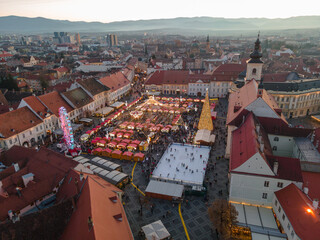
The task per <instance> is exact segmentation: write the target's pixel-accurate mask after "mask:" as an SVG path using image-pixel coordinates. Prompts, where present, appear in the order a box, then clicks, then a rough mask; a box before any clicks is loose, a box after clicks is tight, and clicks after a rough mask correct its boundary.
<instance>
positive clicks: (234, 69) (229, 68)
mask: <svg viewBox="0 0 320 240" xmlns="http://www.w3.org/2000/svg"><path fill="white" fill-rule="evenodd" d="M246 68H247V66H246V63H245V64H236V63H227V64H222V65H220V66H218V67H217V68H216V69H215V70H214V73H222V72H223V73H224V74H229V75H234V74H235V75H239V74H240V73H241V72H243V71H244V70H246Z"/></svg>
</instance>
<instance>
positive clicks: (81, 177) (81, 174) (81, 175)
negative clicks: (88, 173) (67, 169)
mask: <svg viewBox="0 0 320 240" xmlns="http://www.w3.org/2000/svg"><path fill="white" fill-rule="evenodd" d="M82 180H83V173H82V172H81V173H80V181H81V182H82Z"/></svg>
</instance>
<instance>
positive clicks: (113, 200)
mask: <svg viewBox="0 0 320 240" xmlns="http://www.w3.org/2000/svg"><path fill="white" fill-rule="evenodd" d="M77 175H79V172H73V173H72V175H68V176H67V178H66V179H65V180H66V181H65V182H64V184H63V185H64V187H65V186H66V185H67V184H69V185H70V186H71V188H72V186H75V183H74V179H71V180H70V183H69V179H70V178H72V177H73V178H77V181H78V184H79V187H81V193H80V196H79V199H78V201H77V208H76V210H75V212H74V213H73V214H72V216H71V219H70V221H69V223H68V225H67V227H66V229H65V231H64V233H63V235H62V237H61V239H62V240H63V239H68V240H69V239H79V240H81V239H84V240H89V239H106V237H107V238H108V239H112V240H117V239H119V240H123V239H128V240H130V239H133V236H132V232H131V229H130V226H129V223H128V220H127V217H126V214H125V211H124V209H123V206H122V203H121V201H120V199H119V198H118V196H117V194H116V193H115V191H118V192H121V190H119V189H117V188H116V187H114V186H112V184H110V183H108V182H106V181H105V180H103V179H101V178H100V177H99V176H96V175H91V174H84V180H83V181H80V180H79V177H78V176H77ZM67 188H68V189H70V187H67ZM61 190H62V191H64V189H63V188H62V189H61ZM73 191H74V190H73ZM88 217H91V219H92V222H93V227H92V229H91V230H89V226H88Z"/></svg>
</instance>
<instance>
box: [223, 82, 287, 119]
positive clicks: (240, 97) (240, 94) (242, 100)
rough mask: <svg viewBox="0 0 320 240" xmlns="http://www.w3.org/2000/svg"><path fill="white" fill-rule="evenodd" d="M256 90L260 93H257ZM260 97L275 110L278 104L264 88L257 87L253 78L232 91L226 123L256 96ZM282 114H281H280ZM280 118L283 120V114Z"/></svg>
mask: <svg viewBox="0 0 320 240" xmlns="http://www.w3.org/2000/svg"><path fill="white" fill-rule="evenodd" d="M258 91H260V92H261V93H262V94H260V95H258ZM259 97H261V98H262V99H263V100H264V101H265V102H266V103H267V104H268V105H269V107H270V108H271V109H273V110H274V111H275V109H278V108H279V107H278V105H277V103H276V102H275V100H274V98H273V97H272V96H271V95H269V94H268V93H267V91H266V90H264V89H258V83H257V82H256V81H255V80H254V79H253V80H251V81H249V82H248V83H247V84H245V85H244V86H243V87H242V88H240V89H239V90H238V91H236V92H232V93H231V94H230V96H229V105H228V115H227V124H230V123H231V122H232V121H233V120H234V119H235V118H236V117H237V116H238V115H240V114H241V113H242V111H243V110H244V109H245V108H246V107H247V106H248V105H249V104H251V103H252V102H253V101H255V100H256V99H257V98H259ZM236 108H238V109H237V110H235V109H236ZM281 115H282V114H281ZM281 118H282V119H283V120H284V121H286V120H285V118H284V117H283V116H281Z"/></svg>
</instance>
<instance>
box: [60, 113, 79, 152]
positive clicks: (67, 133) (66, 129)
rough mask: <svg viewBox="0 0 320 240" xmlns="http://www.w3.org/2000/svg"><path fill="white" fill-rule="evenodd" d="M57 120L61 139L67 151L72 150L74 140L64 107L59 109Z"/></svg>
mask: <svg viewBox="0 0 320 240" xmlns="http://www.w3.org/2000/svg"><path fill="white" fill-rule="evenodd" d="M59 119H60V123H61V129H62V131H63V137H64V141H65V144H66V145H67V148H68V149H71V150H72V149H74V146H75V145H74V138H73V131H72V127H71V123H70V120H69V118H68V114H67V110H66V109H65V108H64V107H60V108H59Z"/></svg>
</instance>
